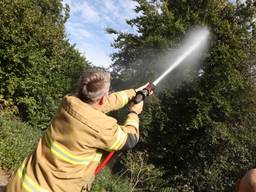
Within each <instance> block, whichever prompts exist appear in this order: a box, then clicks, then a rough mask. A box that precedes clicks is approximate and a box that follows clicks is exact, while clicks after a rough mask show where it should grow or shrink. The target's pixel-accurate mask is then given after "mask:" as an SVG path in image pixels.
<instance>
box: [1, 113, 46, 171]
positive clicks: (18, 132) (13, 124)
mask: <svg viewBox="0 0 256 192" xmlns="http://www.w3.org/2000/svg"><path fill="white" fill-rule="evenodd" d="M40 135H41V134H40V131H39V129H36V128H33V127H31V126H29V125H28V124H27V123H24V122H21V121H20V120H17V119H7V118H3V117H0V166H1V167H2V168H4V169H14V168H16V167H17V166H19V164H20V163H21V162H22V161H23V159H24V158H25V157H26V156H27V155H28V154H29V153H30V152H31V151H32V150H33V149H34V147H35V145H36V143H37V141H38V139H39V137H40Z"/></svg>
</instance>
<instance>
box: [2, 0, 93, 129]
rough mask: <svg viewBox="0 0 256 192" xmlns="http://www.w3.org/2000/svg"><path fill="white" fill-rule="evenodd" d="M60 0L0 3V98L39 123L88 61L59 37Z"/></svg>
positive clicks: (65, 9) (61, 32)
mask: <svg viewBox="0 0 256 192" xmlns="http://www.w3.org/2000/svg"><path fill="white" fill-rule="evenodd" d="M68 16H69V8H68V7H63V5H62V2H61V1H60V0H58V1H56V0H40V1H35V0H15V1H11V0H1V1H0V18H1V20H0V34H1V36H0V81H1V85H0V95H1V98H3V99H5V100H9V99H12V100H13V101H14V103H15V104H16V105H17V106H18V109H19V114H20V116H21V117H22V118H23V119H24V120H29V121H30V122H32V123H35V124H38V123H39V124H44V123H46V122H47V121H48V120H49V117H50V116H51V115H52V113H53V112H54V111H55V109H56V104H57V103H58V100H59V98H60V97H61V96H63V94H65V93H67V92H69V91H70V90H71V89H72V87H74V82H75V81H76V80H77V78H78V75H79V73H80V71H81V70H83V69H84V68H85V67H86V66H87V65H88V62H87V61H86V60H85V58H84V57H82V56H81V55H80V53H79V52H78V51H77V50H76V49H75V48H74V46H72V45H70V43H69V42H68V40H67V39H66V37H65V33H64V23H65V22H66V20H67V19H68Z"/></svg>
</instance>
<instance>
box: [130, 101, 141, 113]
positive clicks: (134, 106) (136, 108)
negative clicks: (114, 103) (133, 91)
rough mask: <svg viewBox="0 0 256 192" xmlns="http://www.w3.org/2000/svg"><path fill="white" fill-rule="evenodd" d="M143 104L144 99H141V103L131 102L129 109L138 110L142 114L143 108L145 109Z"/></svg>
mask: <svg viewBox="0 0 256 192" xmlns="http://www.w3.org/2000/svg"><path fill="white" fill-rule="evenodd" d="M143 105H144V102H143V101H141V102H139V103H137V104H135V103H131V104H130V105H129V110H130V111H134V112H136V113H137V114H141V112H142V110H143Z"/></svg>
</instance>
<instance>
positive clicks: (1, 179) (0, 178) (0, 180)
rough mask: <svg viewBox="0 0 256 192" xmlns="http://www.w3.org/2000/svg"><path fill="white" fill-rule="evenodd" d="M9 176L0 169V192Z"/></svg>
mask: <svg viewBox="0 0 256 192" xmlns="http://www.w3.org/2000/svg"><path fill="white" fill-rule="evenodd" d="M9 176H10V174H9V173H8V172H6V171H4V170H2V169H1V168H0V192H3V191H4V186H5V185H6V184H7V182H8V179H9Z"/></svg>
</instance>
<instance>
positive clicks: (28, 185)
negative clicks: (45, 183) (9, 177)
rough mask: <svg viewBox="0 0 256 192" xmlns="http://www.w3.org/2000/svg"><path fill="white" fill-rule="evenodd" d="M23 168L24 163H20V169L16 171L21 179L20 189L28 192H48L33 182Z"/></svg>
mask: <svg viewBox="0 0 256 192" xmlns="http://www.w3.org/2000/svg"><path fill="white" fill-rule="evenodd" d="M24 168H25V161H24V162H23V163H22V165H21V167H20V168H19V169H18V175H19V177H20V179H21V183H22V187H23V188H24V189H26V191H28V192H48V191H47V190H46V189H44V188H42V187H40V185H38V184H37V183H36V182H34V181H33V180H32V179H31V178H30V177H29V176H28V175H27V174H26V170H25V169H24Z"/></svg>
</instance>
